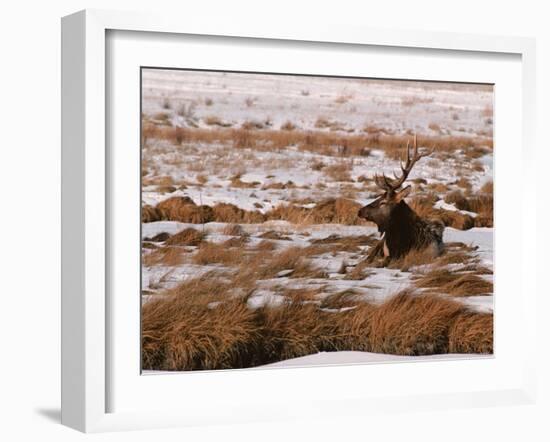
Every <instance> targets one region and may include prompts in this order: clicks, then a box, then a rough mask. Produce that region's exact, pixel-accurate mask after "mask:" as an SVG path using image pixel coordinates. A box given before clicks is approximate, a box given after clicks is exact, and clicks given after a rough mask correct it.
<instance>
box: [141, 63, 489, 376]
mask: <svg viewBox="0 0 550 442" xmlns="http://www.w3.org/2000/svg"><path fill="white" fill-rule="evenodd" d="M142 78H143V84H142V97H143V102H142V119H143V124H144V126H147V125H149V126H151V127H154V128H155V129H158V130H160V131H165V132H163V133H168V134H169V133H170V132H169V131H170V130H176V129H177V128H181V129H183V130H184V131H187V132H185V133H186V134H191V135H190V136H189V137H183V139H182V140H177V141H174V140H173V139H171V138H170V137H169V136H160V135H155V136H151V137H149V138H147V139H146V140H144V141H143V145H142V160H143V161H142V164H143V166H142V204H143V205H144V206H151V207H154V206H156V205H157V204H158V203H160V202H162V201H166V200H168V199H169V198H173V197H188V198H191V200H192V201H193V202H194V204H196V205H197V206H199V205H201V206H203V205H204V206H210V207H214V206H215V205H216V204H220V203H227V204H232V205H234V206H236V207H237V208H239V209H244V210H245V211H248V212H258V213H260V214H262V215H266V216H267V214H269V213H270V211H273V210H276V209H277V208H279V207H281V206H283V205H292V206H294V207H298V208H304V209H313V208H315V207H316V205H318V204H319V202H320V201H324V200H326V199H329V198H343V199H346V200H349V201H353V202H354V203H358V204H360V205H364V204H368V203H369V202H370V201H372V200H373V198H375V197H376V195H377V194H378V193H379V190H378V189H376V187H375V186H374V184H373V182H372V177H373V175H374V174H376V173H386V174H388V175H389V174H391V173H393V172H394V171H398V170H399V162H398V160H396V157H395V155H390V154H389V151H388V150H387V149H388V147H387V145H386V144H384V143H383V142H380V146H377V145H376V138H372V137H376V136H380V137H382V138H383V137H400V136H408V135H410V134H412V133H416V134H418V135H419V136H420V137H424V140H426V141H425V143H428V142H430V140H435V141H438V140H444V141H445V148H444V149H438V147H437V145H436V146H435V151H434V152H433V154H432V155H431V156H430V157H428V158H424V159H422V160H421V161H420V162H419V163H418V164H417V165H416V166H415V168H414V169H413V171H412V173H411V174H410V176H409V181H410V182H411V183H414V191H413V194H412V195H411V198H412V197H415V196H419V195H421V196H423V197H429V198H432V199H433V201H434V202H433V209H434V210H439V211H442V213H443V212H445V213H451V214H452V213H455V214H459V215H461V216H465V217H468V218H469V219H471V220H472V223H473V221H475V220H476V218H478V217H481V216H485V217H486V215H487V214H486V213H482V212H481V211H480V209H477V206H473V205H472V204H470V205H471V206H472V207H473V208H472V207H468V209H469V210H466V209H464V207H462V206H460V204H455V202H454V201H455V200H451V199H449V198H447V197H448V195H450V194H453V192H454V193H455V194H456V193H460V194H461V195H463V196H465V197H466V198H474V197H475V196H476V195H478V194H480V192H487V191H488V190H487V189H488V188H490V191H491V195H492V186H491V184H492V177H493V149H492V131H493V127H492V125H493V122H492V109H493V91H492V87H489V86H486V85H459V84H445V83H425V82H407V81H381V80H365V79H339V78H323V77H304V76H283V75H257V74H235V73H219V72H194V71H193V72H192V71H176V70H167V71H164V70H150V69H146V70H144V71H143V77H142ZM243 127H244V128H245V129H246V131H247V133H248V131H251V132H252V133H254V134H259V135H258V136H259V137H260V138H257V139H259V140H267V141H265V142H264V141H257V142H256V144H254V145H250V144H246V145H245V146H237V145H236V144H235V143H233V144H232V143H231V142H228V139H230V138H228V137H229V136H233V132H231V131H238V130H239V129H242V128H243ZM195 132H196V133H200V136H197V137H195V138H194V137H193V134H194V133H195ZM279 132H280V133H285V134H286V133H289V134H300V133H307V134H323V135H327V134H328V135H330V136H333V137H334V139H335V141H334V146H329V149H328V150H327V148H326V146H323V149H316V148H315V146H314V147H313V148H311V146H310V147H307V148H304V147H303V146H302V144H300V143H299V142H291V143H290V144H288V145H282V146H281V145H278V146H277V147H276V148H275V147H272V146H271V145H270V144H269V143H268V141H269V137H270V136H272V135H273V136H277V135H278V133H279ZM218 133H219V134H220V135H219V137H217V135H216V134H218ZM235 133H236V132H235ZM215 135H216V136H215ZM312 136H314V135H312ZM362 136H365V137H370V138H369V141H368V143H369V144H368V148H367V147H365V149H364V150H362V151H361V153H360V154H356V151H354V153H352V154H350V153H348V151H347V150H346V143H347V140H348V139H349V138H346V137H362ZM262 137H263V138H262ZM382 138H381V139H382ZM296 139H298V138H296ZM455 139H456V140H460V142H459V141H457V143H458V144H457V146H458V147H456V148H454V147H453V144H452V143H453V140H455ZM373 140H374V141H373ZM420 140H421V144H420V147H423V145H422V138H420ZM465 140H466V141H465ZM468 140H471V144H470V141H468ZM435 141H434V142H435ZM354 142H355V143H357V139H354ZM359 142H360V141H359ZM373 143H374V144H373ZM449 146H450V147H449ZM480 146H481V147H480ZM332 147H334V149H332V150H331V148H332ZM430 147H433V146H432V145H430ZM491 198H492V197H491ZM457 206H458V207H457ZM474 209H475V210H474ZM490 217H491V223H490V224H479V225H490V226H492V199H491V213H490ZM235 224H239V230H238V233H232V232H231V229H232V228H234V227H235ZM350 224H351V225H350ZM472 225H473V224H472ZM476 225H477V224H476ZM468 227H471V226H468ZM185 229H195V230H197V231H198V232H200V235H201V239H200V241H199V242H198V243H197V244H189V245H187V244H184V245H181V244H180V245H177V246H174V245H172V246H169V244H168V243H166V238H169V237H170V236H172V235H175V234H177V233H178V232H182V231H183V230H185ZM159 234H165V235H164V238H161V237H160V236H158V235H159ZM161 236H162V235H161ZM378 236H379V234H378V232H377V229H376V227H375V226H374V225H370V224H368V223H366V222H357V223H356V222H353V223H334V222H331V223H324V224H317V223H312V222H308V220H307V219H304V220H303V222H299V223H296V222H290V221H288V220H273V219H271V220H266V221H265V222H260V223H235V222H220V221H218V220H215V221H211V222H205V223H196V222H193V223H190V222H180V221H175V220H166V219H163V220H159V221H153V222H144V223H143V225H142V239H143V241H144V248H143V265H142V293H143V302H144V303H147V302H148V301H149V300H150V299H155V297H158V296H163V293H164V292H165V291H166V290H169V289H172V288H174V287H177V286H178V285H179V284H181V283H182V282H185V281H190V280H192V279H194V278H198V277H200V276H201V275H205V274H206V273H209V274H212V273H211V272H218V273H219V274H220V275H225V276H224V277H226V276H227V275H228V274H229V275H230V274H232V272H235V268H237V267H238V263H237V264H236V263H235V262H233V261H232V260H231V259H228V258H224V259H217V258H213V259H212V262H205V261H204V260H202V261H201V260H198V259H197V254H198V253H199V252H200V249H201V247H203V245H204V244H210V245H217V246H218V247H221V248H226V249H227V250H235V253H237V252H238V253H242V254H243V256H248V257H249V256H251V255H253V254H254V253H258V252H257V251H258V250H259V248H260V247H262V245H265V243H266V242H269V243H270V244H269V245H270V249H269V250H270V252H269V253H271V255H276V254H280V253H282V252H284V251H285V250H299V249H294V248H300V249H301V250H308V251H309V250H312V249H313V248H315V247H316V246H317V247H320V248H319V250H316V252H308V254H307V256H305V258H304V259H306V260H307V262H308V265H309V266H311V268H313V269H314V270H315V271H316V274H315V277H311V276H309V275H306V277H297V276H296V274H293V272H294V269H292V268H289V269H282V270H281V271H280V272H278V273H277V274H276V275H274V276H273V277H269V278H260V279H258V280H257V281H256V284H255V290H254V293H253V294H252V295H251V296H250V297H249V298H248V301H247V302H248V306H249V308H251V309H255V308H258V307H261V306H265V305H272V306H276V305H279V304H280V303H281V302H283V301H284V293H286V291H288V290H293V291H300V290H303V291H314V292H315V296H316V298H315V300H314V301H313V302H322V300H323V299H324V298H325V297H328V296H330V295H334V294H337V293H342V292H349V293H352V294H353V295H354V296H355V298H354V299H356V300H357V302H362V301H365V302H369V303H373V304H380V303H382V302H384V301H385V300H387V299H388V298H389V297H391V296H393V295H394V294H396V293H398V292H399V291H402V290H403V289H407V288H411V287H413V288H415V290H419V291H420V292H421V291H423V290H425V289H424V288H422V287H417V285H418V284H417V285H415V281H416V280H417V279H418V278H419V277H420V276H422V275H425V274H427V273H429V272H430V271H432V270H434V268H435V267H434V266H435V265H436V264H435V263H434V264H431V263H419V265H418V266H408V267H407V268H380V267H372V268H366V269H363V270H362V272H360V273H354V269H355V268H356V267H357V266H358V265H359V264H360V263H361V261H362V260H363V259H364V257H365V254H366V253H367V251H368V250H369V249H370V247H371V246H372V241H374V240H375V239H376V238H378ZM155 237H156V238H157V239H155ZM236 238H237V239H238V238H241V239H242V241H241V242H239V243H238V244H232V243H231V240H235V239H236ZM359 238H364V241H363V242H361V240H359ZM346 239H349V240H350V241H355V242H354V243H353V244H352V245H351V246H350V245H349V244H348V246H346V247H344V246H342V247H340V245H341V244H343V243H344V242H343V241H345V240H346ZM444 242H445V243H448V244H451V243H455V244H456V243H460V244H462V245H463V246H464V250H466V248H467V250H468V252H467V261H465V262H463V263H457V262H453V263H447V264H441V266H440V267H441V268H444V269H447V270H449V271H452V272H457V273H460V274H464V273H472V272H473V273H475V274H476V275H478V276H479V277H480V278H482V279H484V280H486V281H491V282H492V278H493V275H492V270H493V229H492V227H472V228H468V229H467V230H460V229H457V228H453V227H450V226H447V227H446V229H445V232H444ZM145 245H147V247H145ZM470 246H471V248H469V247H470ZM167 248H172V249H174V250H175V251H176V252H177V253H178V256H177V259H175V260H167V259H164V258H163V256H165V255H163V254H162V253H161V252H162V251H163V250H166V249H167ZM155 254H157V255H159V258H158V259H155V256H156V255H155ZM171 256H172V255H171ZM257 256H258V257H260V256H266V255H262V254H259V253H258V254H257ZM259 259H260V258H259ZM437 265H440V264H437ZM474 265H475V266H477V268H479V269H482V270H479V271H478V270H475V269H474V270H472V266H474ZM476 272H478V273H476ZM357 275H359V276H357ZM441 295H443V296H445V294H444V293H441ZM453 299H455V300H456V301H458V302H461V303H463V304H464V305H466V306H467V307H468V308H470V309H471V310H472V311H477V312H486V313H490V312H492V310H493V293H492V291H491V292H490V293H475V294H474V295H472V296H467V295H464V294H461V295H460V296H456V297H455V298H453ZM308 302H309V301H308ZM433 357H436V356H433ZM440 357H441V356H440ZM448 357H455V355H445V358H448ZM460 357H464V355H460ZM408 358H410V357H408ZM412 358H421V359H422V360H423V359H426V358H428V359H429V358H430V357H420V356H418V357H412ZM400 360H409V359H407V358H404V357H402V356H395V355H385V354H372V353H365V352H336V353H320V354H318V355H311V356H305V357H302V358H298V359H295V360H290V361H283V362H279V363H275V364H272V365H270V366H293V365H304V364H305V365H318V364H334V363H358V362H386V361H400Z"/></svg>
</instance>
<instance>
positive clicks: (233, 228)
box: [222, 224, 245, 236]
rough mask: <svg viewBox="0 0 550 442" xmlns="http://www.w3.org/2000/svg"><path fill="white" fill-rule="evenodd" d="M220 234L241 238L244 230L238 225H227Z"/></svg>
mask: <svg viewBox="0 0 550 442" xmlns="http://www.w3.org/2000/svg"><path fill="white" fill-rule="evenodd" d="M222 233H223V234H224V235H229V236H242V235H245V231H244V229H243V228H242V227H241V226H240V225H238V224H229V225H227V226H225V227H224V228H223V230H222Z"/></svg>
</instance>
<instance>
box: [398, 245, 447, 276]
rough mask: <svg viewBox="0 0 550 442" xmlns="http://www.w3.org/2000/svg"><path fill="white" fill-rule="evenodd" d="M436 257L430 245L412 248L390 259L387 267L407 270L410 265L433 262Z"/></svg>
mask: <svg viewBox="0 0 550 442" xmlns="http://www.w3.org/2000/svg"><path fill="white" fill-rule="evenodd" d="M436 257H437V255H436V252H435V250H433V248H431V247H427V248H424V249H421V250H417V249H412V250H410V251H409V253H407V254H406V255H404V256H403V257H401V258H399V259H393V260H391V261H390V262H389V263H388V268H390V269H400V270H401V271H402V272H408V271H409V270H410V269H411V267H415V266H420V265H425V264H431V263H433V262H434V260H435V258H436Z"/></svg>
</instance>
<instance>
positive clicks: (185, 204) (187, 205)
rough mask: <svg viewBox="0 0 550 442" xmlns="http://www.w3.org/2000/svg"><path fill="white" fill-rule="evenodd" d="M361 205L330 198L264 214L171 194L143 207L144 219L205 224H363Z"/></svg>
mask: <svg viewBox="0 0 550 442" xmlns="http://www.w3.org/2000/svg"><path fill="white" fill-rule="evenodd" d="M360 208H361V205H360V204H359V203H357V202H355V201H353V200H349V199H346V198H330V199H326V200H323V201H321V202H319V203H318V204H317V205H316V206H315V207H313V208H305V207H301V206H295V205H281V206H278V207H276V208H274V209H272V210H270V211H268V212H267V213H265V214H262V213H261V212H259V211H251V210H244V209H241V208H239V207H237V206H235V205H234V204H229V203H218V204H216V205H214V206H212V207H210V206H207V205H202V206H197V205H196V204H195V203H194V202H193V200H191V199H190V198H188V197H171V198H168V199H166V200H164V201H161V202H160V203H159V204H157V206H156V207H151V206H148V205H145V206H143V208H142V222H151V221H159V220H168V221H180V222H184V223H193V224H203V223H208V222H211V221H217V222H223V223H232V224H234V223H239V224H241V223H244V224H257V223H263V222H264V221H267V220H286V221H289V222H292V223H295V224H327V223H336V224H346V225H361V224H365V221H364V220H362V219H360V218H359V217H358V216H357V212H358V210H359V209H360Z"/></svg>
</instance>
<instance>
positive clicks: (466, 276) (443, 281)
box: [414, 268, 493, 297]
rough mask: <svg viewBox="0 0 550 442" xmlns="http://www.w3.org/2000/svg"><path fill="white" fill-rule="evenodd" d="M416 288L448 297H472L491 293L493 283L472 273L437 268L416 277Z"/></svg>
mask: <svg viewBox="0 0 550 442" xmlns="http://www.w3.org/2000/svg"><path fill="white" fill-rule="evenodd" d="M414 284H415V286H416V287H418V288H425V289H429V290H428V291H429V292H430V293H441V294H444V295H448V296H459V297H462V296H474V295H487V294H492V293H493V283H492V282H490V281H487V280H485V279H483V278H482V277H481V276H479V275H476V274H474V273H465V272H461V271H456V272H453V271H450V270H448V269H446V268H437V269H435V270H431V271H429V272H428V273H426V274H423V275H420V276H417V277H416V279H415V282H414Z"/></svg>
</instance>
